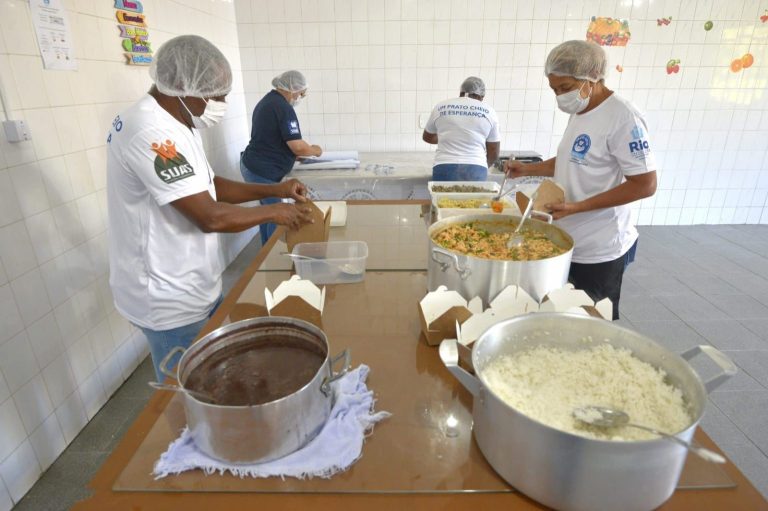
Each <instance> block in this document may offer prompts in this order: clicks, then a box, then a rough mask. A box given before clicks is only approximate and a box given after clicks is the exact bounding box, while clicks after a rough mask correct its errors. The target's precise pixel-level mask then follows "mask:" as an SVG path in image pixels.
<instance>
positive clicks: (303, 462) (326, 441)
mask: <svg viewBox="0 0 768 511" xmlns="http://www.w3.org/2000/svg"><path fill="white" fill-rule="evenodd" d="M369 371H370V369H369V368H368V366H366V365H365V364H361V365H360V366H359V367H357V368H356V369H354V370H352V371H350V372H349V373H347V374H346V375H344V376H343V377H342V378H341V379H339V380H338V381H336V382H334V384H333V385H334V391H335V392H336V403H335V404H334V406H333V409H331V414H330V416H329V417H328V421H327V422H326V424H325V426H324V427H323V429H322V430H321V431H320V433H319V434H318V435H317V436H316V437H315V438H314V439H313V440H312V441H311V442H310V443H308V444H307V445H306V446H304V447H303V448H302V449H300V450H298V451H296V452H294V453H291V454H289V455H288V456H285V457H283V458H280V459H277V460H273V461H269V462H266V463H260V464H255V465H228V464H226V463H224V462H221V461H218V460H215V459H213V458H210V457H209V456H207V455H205V454H203V453H202V452H200V451H199V450H198V449H197V447H196V446H195V443H194V442H193V440H192V436H191V434H190V432H189V429H188V428H186V427H185V428H184V431H183V432H182V433H181V436H180V437H179V438H178V439H176V440H174V441H173V442H172V443H171V445H170V446H169V447H168V450H167V451H165V452H164V453H163V454H162V455H161V456H160V459H159V460H158V461H157V463H155V468H154V470H153V474H154V476H155V479H161V478H163V477H166V476H168V475H172V474H174V475H175V474H180V473H181V472H185V471H187V470H194V469H201V470H203V471H204V472H205V473H206V474H208V475H210V474H213V473H215V472H218V473H220V474H224V473H225V472H231V473H232V474H233V475H236V476H239V477H246V476H249V477H272V476H278V477H296V478H299V479H304V478H307V477H310V478H311V477H323V478H329V477H331V476H333V475H334V474H337V473H339V472H343V471H345V470H347V469H348V468H349V467H351V466H352V465H353V464H354V463H355V462H356V461H357V460H358V459H360V456H361V455H362V449H363V442H364V440H365V437H366V435H367V434H368V433H369V432H370V431H371V430H372V429H373V426H374V424H376V423H377V422H379V421H380V420H382V419H386V418H387V417H390V416H391V414H390V413H389V412H374V411H373V406H374V404H375V400H374V398H373V391H371V390H368V386H367V385H366V384H365V380H366V379H367V378H368V372H369ZM254 434H258V432H254Z"/></svg>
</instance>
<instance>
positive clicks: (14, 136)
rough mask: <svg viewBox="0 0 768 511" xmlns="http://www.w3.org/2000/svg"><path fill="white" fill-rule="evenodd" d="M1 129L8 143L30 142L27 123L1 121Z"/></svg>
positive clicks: (30, 136) (30, 137)
mask: <svg viewBox="0 0 768 511" xmlns="http://www.w3.org/2000/svg"><path fill="white" fill-rule="evenodd" d="M3 129H4V130H5V137H6V138H7V139H8V142H24V141H26V140H32V135H30V134H29V128H28V127H27V123H26V122H24V121H3Z"/></svg>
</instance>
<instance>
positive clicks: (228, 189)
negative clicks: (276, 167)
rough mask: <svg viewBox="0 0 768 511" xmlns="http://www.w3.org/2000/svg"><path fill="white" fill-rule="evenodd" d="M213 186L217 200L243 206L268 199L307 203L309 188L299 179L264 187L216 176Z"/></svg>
mask: <svg viewBox="0 0 768 511" xmlns="http://www.w3.org/2000/svg"><path fill="white" fill-rule="evenodd" d="M213 185H214V186H215V187H216V199H217V200H218V201H220V202H228V203H229V204H242V203H243V202H250V201H254V200H260V199H264V198H266V197H278V198H283V199H294V200H295V201H296V202H306V201H307V197H306V195H307V187H306V186H304V183H302V182H301V181H299V180H298V179H289V180H288V181H284V182H282V183H278V184H274V185H264V184H257V183H243V182H241V181H232V180H230V179H225V178H223V177H219V176H216V177H214V178H213Z"/></svg>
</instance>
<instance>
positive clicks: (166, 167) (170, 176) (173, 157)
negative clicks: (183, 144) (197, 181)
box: [152, 140, 195, 184]
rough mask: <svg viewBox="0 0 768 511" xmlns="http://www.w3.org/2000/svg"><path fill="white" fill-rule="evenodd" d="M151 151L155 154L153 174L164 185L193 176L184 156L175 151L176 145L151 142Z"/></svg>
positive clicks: (169, 142) (170, 142) (193, 170)
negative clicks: (155, 174)
mask: <svg viewBox="0 0 768 511" xmlns="http://www.w3.org/2000/svg"><path fill="white" fill-rule="evenodd" d="M152 150H153V151H154V152H155V153H156V154H157V157H156V158H155V173H157V177H159V178H160V179H161V180H162V181H163V182H164V183H165V184H171V183H175V182H176V181H178V180H180V179H185V178H188V177H189V176H194V175H195V169H194V168H192V165H190V164H189V162H188V161H187V159H186V158H185V157H184V155H183V154H181V153H180V152H178V151H177V150H176V144H174V143H173V142H172V141H170V140H166V141H165V142H162V143H160V144H158V143H155V142H153V143H152Z"/></svg>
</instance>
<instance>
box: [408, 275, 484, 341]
mask: <svg viewBox="0 0 768 511" xmlns="http://www.w3.org/2000/svg"><path fill="white" fill-rule="evenodd" d="M418 309H419V318H420V319H421V331H422V333H423V334H424V338H425V339H426V341H427V344H428V345H430V346H436V345H438V344H440V343H441V342H442V341H443V340H444V339H453V338H454V337H455V335H456V323H457V322H458V323H459V324H462V323H464V321H466V320H467V319H469V318H470V317H471V316H472V314H473V313H478V314H479V313H481V312H482V310H483V304H482V300H480V298H478V297H475V298H473V299H472V300H470V301H469V302H467V301H466V300H465V299H464V298H463V297H462V296H461V295H460V294H459V293H458V292H456V291H448V289H447V288H446V287H445V286H440V287H438V288H437V289H436V290H435V291H432V292H430V293H427V295H426V296H425V297H424V298H422V299H421V301H420V302H419V304H418Z"/></svg>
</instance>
